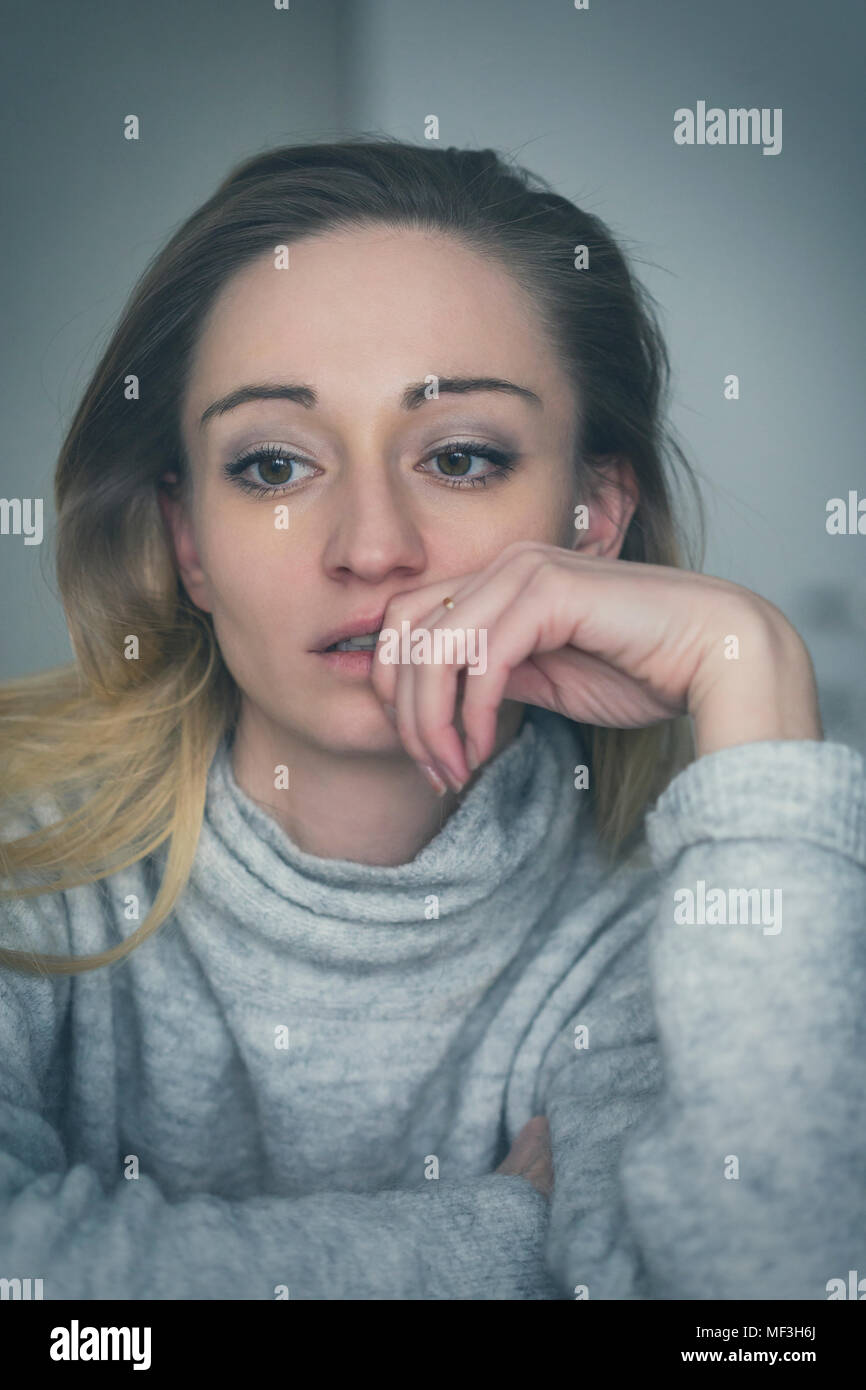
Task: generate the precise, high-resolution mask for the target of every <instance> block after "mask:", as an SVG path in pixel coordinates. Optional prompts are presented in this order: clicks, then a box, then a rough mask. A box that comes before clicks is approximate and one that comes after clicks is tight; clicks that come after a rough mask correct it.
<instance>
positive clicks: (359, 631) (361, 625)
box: [313, 609, 385, 652]
mask: <svg viewBox="0 0 866 1390" xmlns="http://www.w3.org/2000/svg"><path fill="white" fill-rule="evenodd" d="M384 617H385V610H384V609H380V611H379V612H378V613H367V614H364V615H362V616H360V617H358V618H355V619H352V620H350V621H347V622H345V623H344V624H343V625H342V626H341V627H338V628H332V629H331V631H330V632H326V633H325V634H324V635H323V637H322V638H321V640H320V641H319V642H318V643H317V644H316V646H315V647H314V648H313V650H314V651H316V652H326V651H329V650H331V649H332V648H334V647H336V645H337V644H338V643H339V642H348V641H349V639H350V638H352V637H369V638H370V646H369V647H366V646H365V647H356V648H355V649H354V650H356V651H363V650H368V651H372V650H373V649H374V648H375V646H376V641H377V639H378V635H379V632H380V631H381V628H382V620H383V618H384Z"/></svg>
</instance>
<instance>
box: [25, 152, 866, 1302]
mask: <svg viewBox="0 0 866 1390" xmlns="http://www.w3.org/2000/svg"><path fill="white" fill-rule="evenodd" d="M667 373H668V364H667V359H666V355H665V349H664V344H663V341H662V338H661V335H660V333H659V330H658V327H657V323H656V320H655V318H654V316H653V312H652V310H651V308H650V304H649V299H648V297H647V296H646V295H645V293H644V292H643V291H642V290H641V289H640V287H639V286H638V285H637V284H636V283H635V282H634V280H633V278H632V276H631V274H630V272H629V270H628V268H627V266H626V264H625V262H624V259H623V257H622V255H621V253H620V251H619V250H618V249H617V247H616V245H615V243H614V241H613V240H612V238H611V236H610V234H609V233H608V232H607V230H606V229H605V228H604V226H603V225H602V224H601V223H600V222H599V221H598V220H597V219H596V218H594V217H591V216H589V215H587V214H586V213H583V212H581V211H580V210H579V209H577V208H575V207H574V206H573V205H572V204H571V203H569V202H567V201H566V200H565V199H563V198H561V197H559V196H557V195H556V194H554V193H552V192H551V191H550V190H549V189H548V188H547V187H546V186H544V185H543V184H542V183H541V181H540V180H537V179H533V178H532V177H531V176H529V175H527V174H526V173H525V172H524V171H522V170H518V169H512V168H509V167H508V166H507V165H505V164H504V163H503V162H501V161H500V160H499V159H498V158H497V157H496V156H495V155H494V154H493V153H492V152H490V151H484V152H474V151H460V150H454V149H450V150H446V151H439V150H432V149H428V148H416V147H414V146H406V145H402V144H400V143H398V142H396V141H390V140H387V139H386V140H377V141H371V140H366V139H360V140H350V141H346V142H344V143H341V144H337V145H312V146H305V147H299V148H287V149H280V150H274V151H271V152H269V153H266V154H264V155H262V156H259V157H256V158H254V159H252V160H249V161H248V162H247V163H246V164H244V165H241V166H240V167H239V168H238V169H236V170H235V171H234V172H233V173H232V174H231V176H230V177H229V178H228V179H227V180H226V181H225V182H224V183H223V185H222V186H221V187H220V188H219V189H218V190H217V192H216V193H215V195H214V196H213V197H212V198H211V199H210V200H209V201H208V202H207V203H206V204H205V205H204V206H203V207H202V208H201V209H199V211H197V212H196V213H195V214H194V215H193V216H192V217H191V218H190V219H189V221H188V222H187V223H186V224H185V225H184V226H183V227H181V229H180V230H179V231H178V232H177V233H176V234H175V236H174V237H173V238H172V240H171V241H170V242H169V244H168V245H167V247H166V248H165V249H164V250H163V251H162V252H161V253H160V254H159V255H158V256H157V257H156V259H155V260H154V262H153V264H152V266H151V267H150V268H149V269H148V271H147V272H146V274H145V275H144V276H143V278H142V280H141V282H140V284H139V285H138V287H137V289H136V291H135V293H134V295H133V297H132V300H131V302H130V304H129V306H128V307H127V309H126V311H125V313H124V316H123V318H122V321H121V323H120V325H119V327H118V328H117V330H116V332H115V334H114V337H113V339H112V341H111V343H110V344H109V347H108V349H107V351H106V353H105V356H104V358H103V360H102V362H101V363H100V365H99V367H98V369H97V371H96V374H95V376H94V378H93V381H92V382H91V384H90V387H89V389H88V390H87V392H86V395H85V397H84V400H83V402H82V404H81V406H80V409H79V410H78V413H77V415H76V417H75V420H74V421H73V424H72V427H71V430H70V432H69V435H68V438H67V439H66V441H65V444H64V448H63V451H62V455H61V459H60V464H59V469H58V474H57V483H56V495H57V505H58V514H59V523H58V542H57V545H58V550H57V563H58V576H59V582H60V586H61V591H62V594H63V598H64V602H65V606H66V612H67V615H68V621H69V625H70V631H71V634H72V639H73V643H74V647H75V653H76V658H77V660H76V663H75V665H74V666H73V667H72V668H70V669H68V670H67V669H65V668H64V669H63V670H61V671H55V672H50V673H47V674H45V675H42V676H39V677H34V678H31V679H27V680H23V681H18V682H15V683H13V684H11V685H8V686H7V687H6V689H5V692H4V695H3V704H2V714H3V720H2V729H3V736H4V741H5V744H6V749H5V752H6V759H7V764H8V769H9V771H8V773H7V781H6V787H5V794H4V795H5V809H6V815H7V830H6V832H5V844H4V861H3V862H4V875H5V880H4V881H5V882H6V890H5V891H6V898H5V902H4V910H5V913H6V927H5V931H4V938H5V939H4V943H3V944H4V947H5V949H4V952H3V957H2V964H3V966H4V969H3V970H2V972H0V989H2V996H3V1004H4V1007H3V1010H2V1039H0V1056H2V1059H3V1060H2V1066H0V1075H2V1094H3V1098H4V1100H3V1106H2V1110H0V1117H2V1118H0V1151H2V1153H3V1155H4V1161H3V1164H2V1182H3V1187H2V1192H3V1202H4V1213H3V1217H4V1219H3V1221H2V1223H0V1272H2V1273H4V1274H5V1275H6V1276H7V1277H20V1278H24V1277H29V1276H31V1275H32V1276H36V1275H39V1276H41V1277H43V1280H44V1296H45V1297H46V1298H62V1297H71V1298H109V1297H110V1298H118V1297H121V1298H131V1299H140V1298H243V1299H260V1298H274V1297H277V1298H279V1297H291V1298H301V1299H344V1298H362V1299H363V1298H406V1299H439V1298H442V1299H511V1298H515V1299H517V1298H519V1299H524V1298H528V1299H542V1298H614V1299H633V1298H752V1297H756V1298H760V1297H768V1298H793V1297H806V1298H824V1297H826V1296H827V1293H826V1289H827V1281H828V1280H830V1279H831V1278H833V1277H834V1276H836V1275H843V1274H844V1271H845V1270H847V1269H848V1268H853V1267H855V1266H856V1265H857V1262H858V1261H860V1263H861V1264H862V1260H863V1244H862V1238H863V1224H862V1222H863V1213H864V1206H863V1203H864V1198H863V1193H862V1190H861V1187H860V1184H859V1182H858V1169H859V1167H860V1165H861V1163H862V1155H863V1123H862V1122H863V1118H864V1115H866V1099H864V1087H863V1082H862V1076H861V1070H862V1069H861V1066H860V1063H859V1061H858V1060H857V1052H858V1044H861V1043H862V1041H863V1032H864V1025H863V1022H862V1010H861V1007H860V986H861V984H862V980H863V974H864V965H863V938H862V932H858V928H860V927H861V926H862V902H863V889H864V869H866V829H864V826H866V816H864V793H863V785H864V779H863V771H864V767H863V760H862V758H861V757H860V756H859V755H858V754H857V753H856V752H855V751H853V750H852V749H850V748H847V747H844V746H842V745H838V744H828V743H825V742H823V740H822V732H821V726H820V720H819V713H818V705H817V698H816V691H815V683H814V678H813V673H812V668H811V664H810V661H809V657H808V654H807V652H806V649H805V647H804V644H803V642H802V641H801V639H800V638H799V636H798V634H797V633H796V632H795V630H794V629H793V628H792V627H791V625H790V624H789V623H788V622H787V621H786V619H785V618H784V617H783V616H782V614H781V613H780V612H779V611H778V609H776V608H775V607H774V606H773V605H772V604H770V603H768V602H767V601H766V600H764V599H762V598H760V597H759V596H757V595H755V594H753V593H751V592H749V591H748V590H746V589H743V588H741V587H739V586H737V585H735V584H731V583H727V582H724V581H722V580H719V579H714V578H712V577H706V576H702V575H700V574H697V573H695V572H693V571H691V570H688V569H683V568H682V567H681V565H680V548H679V545H678V542H677V533H676V526H675V522H674V517H673V507H672V503H671V500H670V481H669V479H668V478H667V476H666V471H665V464H666V462H667V461H668V460H671V461H678V462H679V463H681V464H682V465H683V467H684V474H685V476H686V477H687V478H688V477H689V476H690V475H689V473H688V471H687V465H686V464H685V460H684V459H683V458H682V455H681V453H680V451H679V450H678V449H677V448H676V446H675V445H672V444H671V442H670V436H669V435H668V434H667V433H666V431H665V429H664V427H663V421H662V405H663V400H664V391H665V388H666V385H667ZM446 631H447V632H448V633H450V634H451V635H450V638H448V639H447V641H450V642H452V643H453V644H454V645H452V646H451V647H450V648H449V647H448V646H447V642H446V637H445V633H446ZM437 634H438V636H437ZM365 635H366V639H365ZM359 639H360V640H359ZM434 639H435V641H434ZM435 642H438V643H439V646H438V647H437V646H436V645H435ZM461 643H462V646H461ZM347 644H348V645H347ZM353 648H354V650H353ZM684 729H685V730H686V731H687V735H689V734H690V732H691V731H693V734H694V747H693V748H692V747H690V746H689V745H688V743H687V739H684V737H683V730H684ZM651 803H652V804H653V806H654V809H652V811H651V814H650V815H649V816H646V818H645V812H646V811H647V809H648V808H649V807H650V804H651ZM163 923H164V924H165V925H164V926H163V929H162V930H161V931H158V930H157V928H158V927H159V926H160V925H161V924H163Z"/></svg>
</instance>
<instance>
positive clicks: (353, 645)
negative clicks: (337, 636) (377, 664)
mask: <svg viewBox="0 0 866 1390" xmlns="http://www.w3.org/2000/svg"><path fill="white" fill-rule="evenodd" d="M380 630H381V629H380ZM378 641H379V631H376V632H362V633H360V634H359V635H358V636H357V637H346V638H345V639H343V640H342V641H340V642H332V643H331V645H330V646H329V647H323V648H322V651H323V652H373V651H375V650H376V646H377V644H378Z"/></svg>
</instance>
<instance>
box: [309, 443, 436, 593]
mask: <svg viewBox="0 0 866 1390" xmlns="http://www.w3.org/2000/svg"><path fill="white" fill-rule="evenodd" d="M331 505H332V509H333V510H332V512H331V514H330V517H329V526H328V535H327V540H326V543H325V551H324V557H323V559H324V566H325V570H326V572H327V573H328V575H329V576H330V577H331V578H334V579H345V578H346V577H347V576H348V575H350V574H352V575H356V576H357V577H358V578H359V579H364V580H366V581H367V582H368V583H372V584H375V583H378V582H380V581H381V580H383V579H385V578H387V577H388V576H389V575H391V574H393V573H394V572H397V573H398V574H399V575H400V576H401V577H406V576H409V575H417V574H420V573H422V572H423V570H424V568H425V566H426V563H427V557H426V552H425V547H424V541H423V538H422V535H421V532H420V530H419V527H418V524H417V519H416V518H415V517H414V516H413V513H412V507H411V502H410V499H409V498H408V497H407V495H406V490H405V489H401V487H400V483H399V480H397V479H395V478H394V477H393V475H391V474H389V473H388V471H387V470H386V469H385V468H384V467H383V466H382V464H381V463H380V462H378V463H377V462H370V463H369V465H367V464H365V465H364V466H355V465H354V464H353V465H352V466H350V467H349V468H347V470H346V472H345V474H344V475H343V477H342V478H341V479H340V482H339V485H338V486H337V487H336V488H335V490H334V492H333V493H332V496H331Z"/></svg>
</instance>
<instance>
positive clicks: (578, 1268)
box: [539, 740, 866, 1299]
mask: <svg viewBox="0 0 866 1390" xmlns="http://www.w3.org/2000/svg"><path fill="white" fill-rule="evenodd" d="M647 840H648V845H649V849H650V853H651V858H652V863H653V867H654V869H655V876H654V878H651V879H650V883H651V891H650V892H649V893H648V894H646V895H645V896H644V898H643V900H642V901H637V902H634V903H631V904H630V905H629V907H628V909H627V911H625V912H623V913H621V914H620V916H619V920H617V921H616V922H614V923H612V924H611V925H610V926H609V927H607V928H606V929H605V931H603V932H602V933H601V935H600V936H599V937H598V938H596V939H594V940H593V942H592V943H590V946H589V947H588V948H587V949H588V951H594V952H596V953H599V952H601V953H602V954H601V955H600V956H599V960H598V962H597V963H596V967H595V968H593V969H592V970H586V969H585V964H586V962H585V961H583V960H581V961H579V962H577V963H576V965H575V967H574V979H575V980H576V981H577V980H581V979H585V980H586V981H588V982H589V983H587V984H586V986H585V987H584V986H583V985H581V986H580V988H575V990H574V991H573V996H572V1001H571V1002H572V1005H573V1007H571V1008H570V1010H569V1014H568V1020H567V1023H566V1024H565V1026H563V1027H560V1028H558V1029H557V1034H556V1037H555V1039H554V1041H553V1043H552V1044H551V1046H550V1048H549V1049H548V1053H547V1055H546V1057H545V1061H544V1065H543V1067H542V1069H541V1074H540V1077H539V1098H540V1104H539V1108H540V1109H541V1110H543V1111H544V1112H545V1113H547V1115H548V1118H549V1121H550V1127H551V1138H552V1147H553V1161H554V1175H555V1188H554V1193H553V1198H552V1206H551V1220H550V1230H549V1236H548V1246H547V1250H548V1258H549V1261H550V1267H551V1272H552V1274H553V1276H554V1278H555V1279H556V1280H557V1283H558V1285H559V1287H560V1289H561V1291H562V1295H563V1296H565V1297H572V1298H575V1297H576V1298H612V1299H631V1298H650V1299H801V1298H802V1299H826V1298H828V1297H844V1296H846V1295H845V1293H844V1292H842V1293H840V1292H839V1290H840V1289H842V1288H843V1287H845V1286H846V1285H847V1281H848V1271H849V1270H860V1271H862V1272H866V1069H864V1065H863V1057H864V1054H866V1008H864V998H866V763H864V759H863V757H862V756H861V755H860V754H859V753H857V752H855V751H854V750H852V749H850V748H848V747H846V746H844V745H841V744H834V743H819V742H809V741H805V740H803V741H793V740H792V741H773V742H764V743H753V744H747V745H742V746H738V747H732V748H726V749H722V750H720V751H718V752H716V753H713V754H710V755H707V756H705V757H703V758H700V759H699V760H698V761H697V762H695V763H693V764H691V765H690V766H689V767H687V768H686V769H684V770H683V771H682V772H681V773H680V774H679V775H678V776H677V777H676V778H675V779H674V781H673V782H672V783H671V784H670V786H669V787H668V788H667V790H666V791H665V792H664V794H663V795H662V797H661V798H660V799H659V802H658V804H657V806H656V808H655V809H654V811H653V812H652V813H651V814H650V816H649V818H648V821H647ZM581 972H583V973H582V974H581ZM581 1030H583V1031H581Z"/></svg>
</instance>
